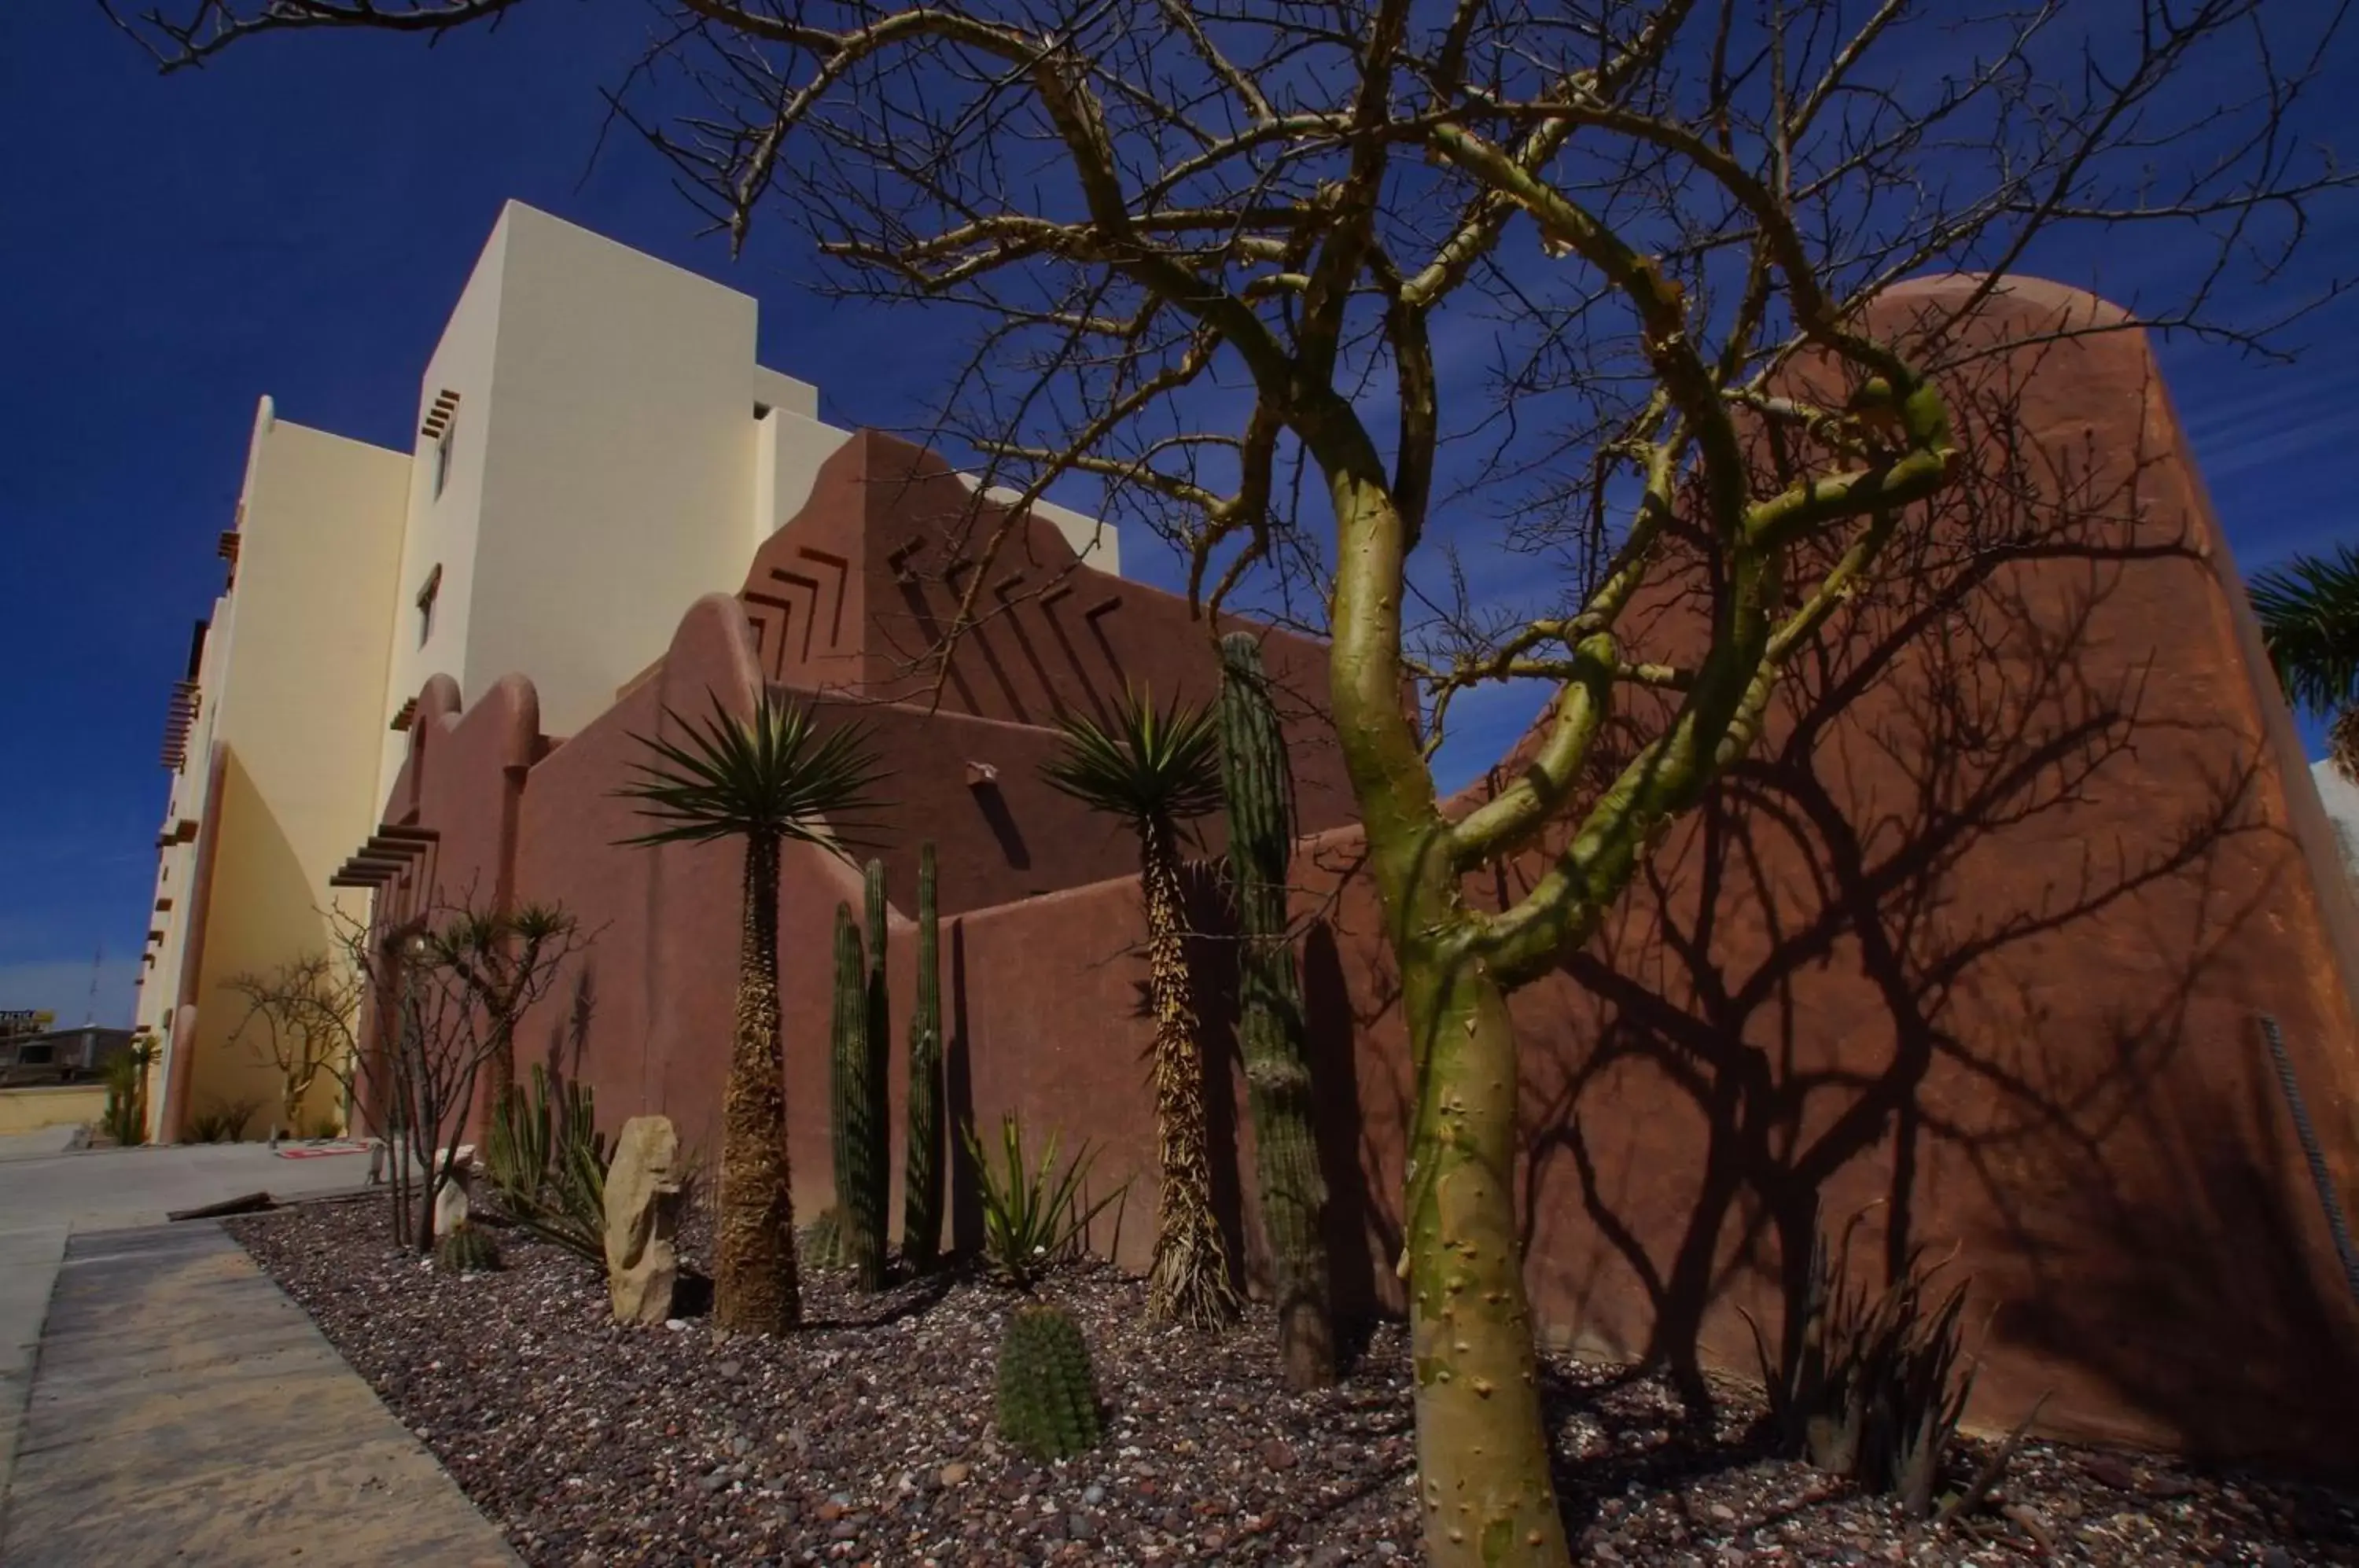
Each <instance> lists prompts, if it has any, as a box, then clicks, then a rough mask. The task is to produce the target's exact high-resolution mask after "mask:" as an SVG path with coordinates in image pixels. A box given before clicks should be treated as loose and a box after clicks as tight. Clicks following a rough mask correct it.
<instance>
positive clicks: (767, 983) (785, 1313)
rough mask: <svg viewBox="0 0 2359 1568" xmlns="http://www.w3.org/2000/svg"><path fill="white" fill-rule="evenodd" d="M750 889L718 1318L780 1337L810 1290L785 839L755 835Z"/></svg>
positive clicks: (725, 1138)
mask: <svg viewBox="0 0 2359 1568" xmlns="http://www.w3.org/2000/svg"><path fill="white" fill-rule="evenodd" d="M721 1136H722V1143H721V1201H720V1203H719V1206H718V1213H717V1214H716V1215H715V1217H714V1224H713V1255H714V1256H713V1271H712V1272H713V1279H712V1316H713V1321H714V1322H715V1323H717V1324H719V1326H721V1327H723V1328H725V1329H730V1330H734V1331H736V1332H739V1333H749V1334H777V1333H781V1332H783V1331H785V1330H787V1329H789V1328H792V1327H793V1326H794V1325H795V1324H796V1323H798V1322H799V1320H800V1319H801V1316H802V1290H801V1285H800V1281H799V1279H798V1278H797V1276H796V1272H795V1243H794V1224H793V1220H794V1195H793V1192H794V1190H793V1181H792V1173H791V1172H790V1171H789V1170H788V1163H787V1094H786V1079H785V1061H784V1058H783V1055H782V1053H781V1051H780V1046H779V1038H778V840H777V835H775V834H770V833H749V834H747V835H746V839H745V921H744V927H743V938H742V945H741V946H740V947H739V949H738V953H737V1039H736V1042H735V1045H734V1050H733V1051H732V1053H731V1056H730V1062H729V1087H728V1090H727V1093H726V1094H725V1095H724V1097H723V1105H722V1135H721Z"/></svg>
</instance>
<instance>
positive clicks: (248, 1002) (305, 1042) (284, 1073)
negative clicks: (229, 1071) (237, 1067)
mask: <svg viewBox="0 0 2359 1568" xmlns="http://www.w3.org/2000/svg"><path fill="white" fill-rule="evenodd" d="M224 984H225V985H227V986H228V988H229V989H230V990H232V991H234V992H235V993H236V994H237V995H238V996H243V997H245V1018H241V1019H239V1020H238V1025H237V1028H236V1029H234V1030H233V1031H232V1033H231V1035H230V1038H231V1040H233V1041H234V1040H245V1041H246V1043H247V1046H248V1048H249V1049H251V1050H252V1051H253V1052H254V1053H255V1056H256V1058H258V1059H259V1060H260V1061H262V1062H266V1063H267V1064H268V1065H269V1066H270V1067H271V1068H272V1069H273V1070H274V1071H276V1072H277V1074H278V1085H279V1087H278V1127H279V1128H280V1129H281V1130H282V1131H284V1132H286V1133H288V1134H289V1135H290V1136H291V1135H294V1134H296V1133H298V1132H299V1130H300V1124H301V1119H302V1115H303V1102H304V1101H305V1100H306V1099H307V1098H309V1097H310V1093H311V1089H312V1086H313V1085H314V1084H316V1083H319V1081H320V1079H321V1076H322V1075H324V1076H326V1077H328V1078H329V1079H331V1080H332V1081H333V1082H334V1083H337V1084H338V1085H339V1086H341V1087H342V1089H343V1090H344V1091H345V1092H346V1093H347V1094H349V1093H350V1092H351V1089H352V1086H353V1065H354V1063H355V1062H356V1061H357V1060H358V1056H359V1035H358V1030H359V1028H360V1017H361V1003H362V1001H363V999H364V996H365V995H366V991H367V985H366V981H365V979H364V972H363V971H361V970H360V969H358V968H355V967H353V966H352V965H351V964H347V963H345V962H343V961H342V958H341V957H340V956H339V955H336V954H332V953H326V952H324V951H321V952H312V953H303V954H301V955H300V956H299V957H296V958H290V959H288V961H286V962H285V963H283V964H274V965H272V966H271V967H270V968H269V969H266V970H259V971H255V970H249V971H246V972H244V973H242V974H237V975H231V976H230V977H229V979H228V980H227V981H226V982H224Z"/></svg>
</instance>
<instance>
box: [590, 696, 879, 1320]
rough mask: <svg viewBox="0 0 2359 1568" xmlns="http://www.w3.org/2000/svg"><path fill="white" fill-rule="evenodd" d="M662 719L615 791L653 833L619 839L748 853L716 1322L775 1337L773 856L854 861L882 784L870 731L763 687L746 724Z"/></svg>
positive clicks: (780, 1246) (782, 1285) (719, 714)
mask: <svg viewBox="0 0 2359 1568" xmlns="http://www.w3.org/2000/svg"><path fill="white" fill-rule="evenodd" d="M665 713H666V717H668V718H669V720H670V721H671V724H672V725H673V726H674V727H675V728H676V729H678V730H679V732H680V735H681V738H680V739H679V740H677V741H673V740H667V739H664V738H662V737H661V736H660V735H657V736H648V735H635V736H634V737H633V738H634V739H636V740H637V741H638V742H639V744H640V745H642V746H646V747H647V751H648V752H649V753H650V754H652V755H651V757H649V758H648V759H647V760H643V761H640V762H638V763H636V764H635V765H634V766H635V768H636V770H637V772H638V775H639V778H638V781H637V782H636V783H635V784H632V785H630V786H628V787H626V788H625V789H622V790H620V791H618V793H620V794H622V795H625V796H626V797H628V798H630V799H632V800H636V802H638V804H637V810H638V811H639V812H640V814H641V815H643V816H645V817H647V818H648V819H650V820H651V821H653V822H655V823H656V824H658V825H657V826H656V827H654V828H653V829H652V830H651V831H649V832H647V833H643V834H641V835H639V836H638V837H636V838H632V839H627V840H625V841H624V842H625V843H627V844H698V843H707V842H711V841H713V840H720V839H737V840H740V841H742V842H743V843H744V844H745V874H744V916H743V923H742V925H741V927H740V933H741V940H740V943H739V946H738V951H737V1015H736V1039H735V1042H734V1047H733V1049H732V1051H731V1054H730V1061H729V1085H728V1089H727V1092H726V1094H725V1096H724V1099H723V1108H722V1145H721V1194H720V1200H719V1202H718V1203H717V1204H716V1205H715V1211H714V1216H713V1280H712V1285H713V1301H712V1315H713V1319H714V1321H715V1322H716V1323H719V1324H720V1325H721V1326H722V1327H723V1328H728V1329H734V1330H739V1331H747V1332H752V1333H757V1334H775V1333H777V1332H779V1331H781V1330H784V1329H788V1328H791V1327H793V1326H794V1325H795V1324H796V1323H797V1322H799V1319H800V1317H801V1313H802V1292H801V1287H800V1282H799V1279H798V1277H797V1274H796V1269H795V1247H794V1231H793V1215H794V1186H793V1174H792V1172H791V1171H789V1169H788V1161H787V1144H786V1112H787V1106H786V1091H785V1088H784V1084H783V1079H782V1071H783V1062H782V1058H781V1051H780V1043H779V1035H778V849H779V846H780V845H781V844H785V843H787V842H788V841H789V840H797V841H799V842H801V843H804V844H817V845H818V846H819V847H821V849H824V850H827V851H828V852H830V853H831V854H833V855H842V856H844V857H845V858H847V859H848V858H850V856H849V855H848V853H847V850H846V845H847V844H849V843H850V842H852V839H851V836H850V830H853V829H854V828H856V826H857V819H858V817H859V816H860V814H861V813H863V812H864V811H871V810H873V809H875V807H876V806H878V805H879V804H880V803H881V802H879V801H878V800H876V799H875V796H874V794H873V793H872V791H873V790H874V789H875V785H876V783H877V781H878V779H880V778H881V776H882V775H881V772H880V770H879V768H878V766H877V761H876V756H875V751H874V750H873V749H872V748H871V746H870V745H869V742H868V735H867V732H866V730H865V729H864V728H863V727H861V726H858V725H851V724H847V725H843V726H840V727H837V728H833V729H828V730H824V731H822V730H821V729H820V728H819V727H818V726H817V725H816V724H813V723H812V719H811V714H810V710H809V709H807V708H803V707H799V706H797V705H796V704H795V703H793V702H789V701H788V700H787V699H786V698H785V697H783V696H782V695H781V694H779V693H778V692H777V691H771V690H768V689H765V690H764V691H763V693H762V695H761V696H760V698H759V699H757V700H756V702H755V703H754V708H753V712H752V713H749V714H746V715H744V716H740V715H738V714H736V713H731V712H730V711H729V709H728V707H727V706H726V704H724V703H723V702H722V700H721V698H720V697H719V696H718V695H717V694H716V695H715V696H714V697H713V699H712V714H711V715H710V716H709V717H707V718H704V719H702V720H689V719H683V718H681V717H680V716H679V714H678V713H672V712H671V711H670V710H669V709H667V710H666V711H665Z"/></svg>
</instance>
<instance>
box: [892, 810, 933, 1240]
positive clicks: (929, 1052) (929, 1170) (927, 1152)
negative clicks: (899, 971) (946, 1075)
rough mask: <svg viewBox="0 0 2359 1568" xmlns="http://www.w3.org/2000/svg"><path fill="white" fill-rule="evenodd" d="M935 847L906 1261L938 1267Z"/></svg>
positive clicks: (926, 881) (913, 1085) (922, 960)
mask: <svg viewBox="0 0 2359 1568" xmlns="http://www.w3.org/2000/svg"><path fill="white" fill-rule="evenodd" d="M940 954H941V942H940V920H939V919H938V918H937V916H936V913H935V908H934V846H933V845H932V844H930V843H929V844H923V845H921V846H919V850H918V1003H917V1007H916V1008H915V1009H914V1010H913V1011H911V1013H910V1014H909V1091H908V1094H909V1097H908V1109H907V1112H906V1114H907V1116H908V1150H907V1152H906V1155H905V1162H904V1164H903V1167H902V1171H901V1257H902V1258H903V1259H904V1260H906V1261H907V1262H908V1265H909V1267H910V1268H911V1269H919V1270H924V1269H930V1268H932V1267H933V1266H934V1261H935V1259H936V1258H939V1257H940V1254H941V1247H942V992H941V974H940Z"/></svg>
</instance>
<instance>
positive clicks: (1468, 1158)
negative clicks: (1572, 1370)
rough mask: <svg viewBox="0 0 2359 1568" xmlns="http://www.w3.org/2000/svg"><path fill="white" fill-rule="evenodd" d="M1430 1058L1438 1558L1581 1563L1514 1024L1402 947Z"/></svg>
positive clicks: (1415, 1304)
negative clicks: (1537, 1266)
mask: <svg viewBox="0 0 2359 1568" xmlns="http://www.w3.org/2000/svg"><path fill="white" fill-rule="evenodd" d="M1400 960H1401V981H1402V998H1401V1000H1402V1007H1403V1008H1404V1011H1405V1013H1406V1016H1407V1018H1408V1021H1409V1024H1410V1028H1411V1029H1412V1031H1413V1037H1412V1042H1413V1046H1414V1049H1415V1051H1416V1052H1417V1056H1418V1058H1419V1063H1420V1071H1419V1074H1418V1079H1419V1095H1418V1106H1417V1122H1416V1127H1415V1131H1414V1133H1413V1135H1412V1137H1411V1139H1410V1142H1409V1149H1410V1151H1411V1162H1410V1167H1409V1172H1408V1203H1407V1212H1406V1213H1405V1214H1404V1215H1403V1222H1404V1234H1405V1237H1406V1245H1407V1248H1408V1258H1407V1261H1408V1270H1409V1275H1408V1281H1409V1347H1410V1355H1411V1357H1412V1365H1413V1367H1414V1370H1415V1374H1416V1377H1417V1394H1416V1398H1417V1450H1418V1483H1417V1484H1418V1496H1419V1502H1420V1504H1421V1505H1422V1506H1421V1509H1420V1512H1421V1515H1422V1518H1423V1521H1424V1530H1425V1549H1426V1560H1427V1561H1428V1562H1429V1563H1434V1564H1437V1565H1440V1568H1457V1565H1459V1564H1475V1563H1480V1564H1483V1565H1484V1568H1492V1565H1495V1564H1499V1563H1519V1564H1520V1563H1528V1564H1561V1563H1569V1562H1570V1561H1571V1559H1570V1556H1569V1553H1568V1551H1567V1548H1566V1544H1565V1536H1564V1522H1563V1519H1562V1516H1561V1515H1560V1513H1559V1511H1558V1508H1557V1498H1556V1489H1555V1486H1554V1485H1553V1484H1552V1482H1551V1480H1550V1478H1549V1442H1548V1431H1547V1426H1546V1423H1545V1422H1544V1421H1543V1420H1542V1419H1541V1414H1540V1403H1539V1384H1538V1366H1537V1363H1536V1358H1535V1355H1534V1350H1533V1334H1532V1321H1531V1306H1530V1301H1529V1299H1528V1298H1527V1296H1526V1294H1525V1290H1524V1267H1523V1247H1522V1245H1521V1240H1520V1236H1519V1235H1518V1232H1517V1225H1516V1167H1515V1160H1516V1155H1517V1115H1516V1096H1517V1074H1516V1040H1515V1026H1514V1024H1513V1022H1512V1021H1511V1020H1510V1019H1509V1018H1508V1016H1507V1002H1506V993H1505V992H1504V991H1502V990H1501V989H1500V987H1499V985H1498V984H1497V983H1496V982H1495V980H1493V979H1492V978H1491V976H1490V975H1489V974H1488V973H1486V972H1485V971H1484V969H1483V968H1482V967H1481V965H1480V964H1476V963H1473V962H1472V961H1468V960H1463V959H1461V958H1458V957H1455V956H1453V955H1452V954H1451V953H1450V952H1449V950H1448V949H1447V948H1446V947H1437V946H1435V945H1433V944H1431V943H1429V942H1402V943H1401V952H1400Z"/></svg>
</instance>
